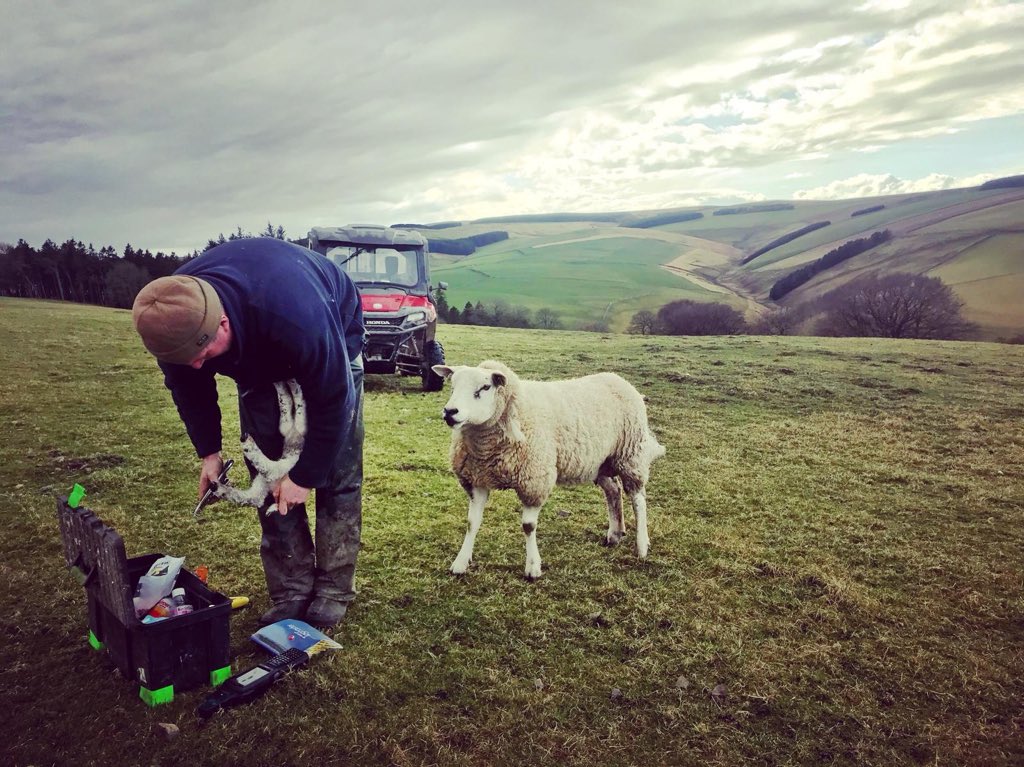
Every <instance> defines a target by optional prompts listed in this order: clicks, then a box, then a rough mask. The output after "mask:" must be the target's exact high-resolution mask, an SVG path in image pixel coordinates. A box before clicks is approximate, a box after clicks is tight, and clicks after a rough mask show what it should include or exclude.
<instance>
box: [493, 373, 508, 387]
mask: <svg viewBox="0 0 1024 767" xmlns="http://www.w3.org/2000/svg"><path fill="white" fill-rule="evenodd" d="M491 383H493V384H494V385H495V386H504V385H505V374H504V373H491Z"/></svg>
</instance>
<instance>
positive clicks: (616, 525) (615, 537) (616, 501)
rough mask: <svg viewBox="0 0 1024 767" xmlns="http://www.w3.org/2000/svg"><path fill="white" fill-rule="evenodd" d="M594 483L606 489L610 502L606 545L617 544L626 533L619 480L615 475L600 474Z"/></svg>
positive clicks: (607, 499) (606, 499)
mask: <svg viewBox="0 0 1024 767" xmlns="http://www.w3.org/2000/svg"><path fill="white" fill-rule="evenodd" d="M594 484H596V485H597V486H598V487H600V488H601V489H602V490H604V499H605V501H607V503H608V534H607V535H606V536H605V538H604V543H605V546H615V545H616V544H617V543H618V542H619V541H621V540H622V537H623V536H624V535H625V534H626V522H625V520H624V519H623V518H622V491H621V490H620V489H619V482H618V480H617V479H615V477H606V476H600V477H598V478H597V479H595V480H594Z"/></svg>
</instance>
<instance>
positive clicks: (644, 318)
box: [626, 309, 658, 336]
mask: <svg viewBox="0 0 1024 767" xmlns="http://www.w3.org/2000/svg"><path fill="white" fill-rule="evenodd" d="M657 325H658V318H657V317H656V316H655V314H654V312H650V311H647V310H646V309H641V310H640V311H638V312H637V313H636V314H634V315H633V319H632V320H630V323H629V329H628V330H627V331H626V332H628V333H637V334H639V335H642V336H647V335H650V334H651V333H653V332H654V329H655V328H656V327H657Z"/></svg>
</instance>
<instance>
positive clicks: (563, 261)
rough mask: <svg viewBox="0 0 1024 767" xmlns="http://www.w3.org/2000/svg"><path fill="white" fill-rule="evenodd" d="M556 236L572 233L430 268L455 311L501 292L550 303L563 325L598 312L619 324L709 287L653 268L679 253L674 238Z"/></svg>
mask: <svg viewBox="0 0 1024 767" xmlns="http://www.w3.org/2000/svg"><path fill="white" fill-rule="evenodd" d="M583 236H586V235H583ZM562 239H571V236H567V235H560V236H559V237H558V238H556V239H555V240H554V242H555V244H550V245H546V246H545V247H529V246H526V247H520V246H517V245H516V244H515V243H513V245H512V246H511V247H510V246H509V244H508V243H506V242H501V243H495V244H494V245H490V246H488V247H486V248H481V249H480V251H478V252H477V253H475V254H474V255H473V256H471V257H470V258H466V259H463V260H461V261H459V262H458V263H455V264H450V265H439V266H437V267H436V268H435V269H434V270H433V272H432V276H433V277H434V279H435V280H445V281H446V282H447V283H448V291H447V299H448V303H449V305H450V306H455V307H457V308H458V309H459V310H460V311H461V309H462V308H463V307H464V306H465V304H466V302H467V301H472V302H473V303H476V302H477V301H482V302H483V303H484V304H487V305H491V304H493V303H494V302H495V301H497V300H504V301H506V302H508V303H509V304H512V305H522V306H526V307H528V308H530V309H533V310H536V309H540V308H543V307H548V308H549V309H553V310H554V311H556V312H558V314H559V315H560V317H561V318H562V321H563V323H564V324H566V325H567V326H573V325H578V324H582V323H586V322H594V321H597V320H601V319H605V320H608V321H609V322H612V323H613V327H619V328H625V326H626V325H627V324H628V322H629V319H630V318H631V317H632V315H633V314H634V313H635V312H637V311H639V310H640V309H645V308H648V309H654V310H657V308H658V307H659V306H661V305H663V304H665V303H668V302H669V301H673V300H677V299H683V298H691V299H706V298H708V297H709V296H710V295H711V293H710V291H708V290H706V289H704V288H702V287H700V286H698V285H695V284H694V283H692V282H690V281H688V280H686V279H685V278H683V277H680V276H678V275H676V274H672V273H670V272H668V271H666V270H665V269H662V268H660V265H661V264H665V263H668V262H669V261H671V260H672V259H673V258H675V256H677V255H678V254H679V252H680V250H681V249H680V247H679V246H677V245H672V244H669V243H665V242H661V241H658V240H651V239H646V238H641V237H611V238H603V239H597V240H585V241H581V242H572V243H564V244H558V243H559V242H560V241H561V240H562ZM531 242H534V243H535V244H536V243H538V241H537V240H532V241H531ZM541 244H543V241H541Z"/></svg>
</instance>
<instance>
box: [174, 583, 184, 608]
mask: <svg viewBox="0 0 1024 767" xmlns="http://www.w3.org/2000/svg"><path fill="white" fill-rule="evenodd" d="M171 601H172V602H173V603H174V606H175V607H181V606H182V605H183V604H185V589H183V588H182V587H181V586H179V587H178V588H176V589H172V590H171Z"/></svg>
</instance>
